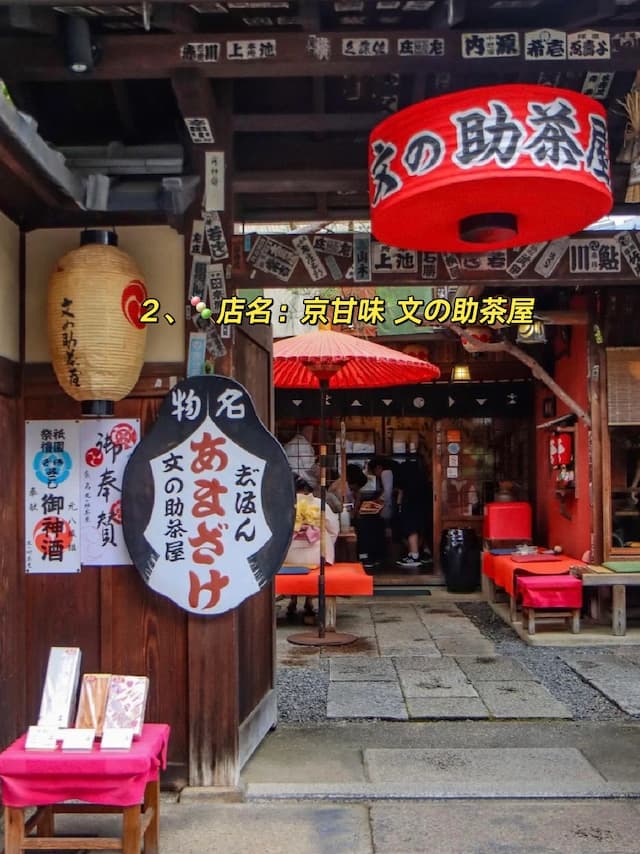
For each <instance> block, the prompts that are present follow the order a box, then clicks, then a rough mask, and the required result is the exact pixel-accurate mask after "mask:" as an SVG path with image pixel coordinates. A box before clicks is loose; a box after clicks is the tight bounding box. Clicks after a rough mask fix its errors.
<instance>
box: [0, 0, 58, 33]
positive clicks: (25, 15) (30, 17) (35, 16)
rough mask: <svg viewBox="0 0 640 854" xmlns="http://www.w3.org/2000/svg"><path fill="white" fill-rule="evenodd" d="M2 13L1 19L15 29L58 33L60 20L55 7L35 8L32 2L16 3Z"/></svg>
mask: <svg viewBox="0 0 640 854" xmlns="http://www.w3.org/2000/svg"><path fill="white" fill-rule="evenodd" d="M0 14H1V16H2V17H1V18H0V21H2V23H3V24H5V25H6V26H8V27H10V28H11V29H13V30H25V31H26V32H30V33H39V34H40V35H46V36H55V35H57V32H58V22H57V20H56V13H55V12H54V11H53V9H49V8H46V9H43V8H33V7H32V5H31V4H29V5H28V6H23V5H22V4H20V5H18V4H17V3H14V4H12V5H11V6H9V8H8V9H5V10H3V11H2V12H1V13H0Z"/></svg>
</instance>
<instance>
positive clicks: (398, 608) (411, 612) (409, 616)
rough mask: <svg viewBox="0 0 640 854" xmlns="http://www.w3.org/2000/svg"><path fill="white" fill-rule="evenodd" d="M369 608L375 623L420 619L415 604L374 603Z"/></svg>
mask: <svg viewBox="0 0 640 854" xmlns="http://www.w3.org/2000/svg"><path fill="white" fill-rule="evenodd" d="M369 610H370V611H371V617H372V619H373V621H374V622H375V623H388V624H392V623H403V622H410V621H411V620H417V619H418V615H417V613H416V609H415V607H414V606H413V605H391V604H388V605H372V606H371V608H370V609H369Z"/></svg>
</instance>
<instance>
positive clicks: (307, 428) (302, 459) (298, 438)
mask: <svg viewBox="0 0 640 854" xmlns="http://www.w3.org/2000/svg"><path fill="white" fill-rule="evenodd" d="M312 442H313V424H305V425H304V426H302V427H300V429H299V430H298V432H297V433H296V435H295V436H294V437H293V439H290V440H289V441H288V442H287V444H286V445H285V446H284V452H285V454H286V455H287V459H288V460H289V465H290V467H291V471H292V472H293V474H294V475H297V476H298V477H300V478H302V480H304V481H306V483H308V484H309V486H310V487H311V489H312V490H313V489H315V488H316V487H317V486H318V483H319V470H318V463H317V460H316V452H315V449H314V447H313V444H312Z"/></svg>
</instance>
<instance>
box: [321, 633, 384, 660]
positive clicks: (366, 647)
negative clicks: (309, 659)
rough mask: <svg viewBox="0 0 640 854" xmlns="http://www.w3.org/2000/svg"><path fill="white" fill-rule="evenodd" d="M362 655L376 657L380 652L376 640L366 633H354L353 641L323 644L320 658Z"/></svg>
mask: <svg viewBox="0 0 640 854" xmlns="http://www.w3.org/2000/svg"><path fill="white" fill-rule="evenodd" d="M356 653H357V654H358V655H362V656H367V657H369V658H378V657H379V655H380V652H379V650H378V640H377V638H376V637H374V636H370V637H367V636H366V635H361V636H359V635H356V640H355V642H354V643H350V644H345V645H344V646H324V647H322V658H334V657H341V656H344V655H355V654H356Z"/></svg>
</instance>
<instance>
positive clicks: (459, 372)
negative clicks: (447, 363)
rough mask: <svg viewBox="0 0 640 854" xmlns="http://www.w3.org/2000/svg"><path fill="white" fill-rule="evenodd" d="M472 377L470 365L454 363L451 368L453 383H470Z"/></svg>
mask: <svg viewBox="0 0 640 854" xmlns="http://www.w3.org/2000/svg"><path fill="white" fill-rule="evenodd" d="M470 379H471V371H470V370H469V365H454V366H453V368H452V369H451V382H452V383H468V382H469V380H470Z"/></svg>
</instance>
